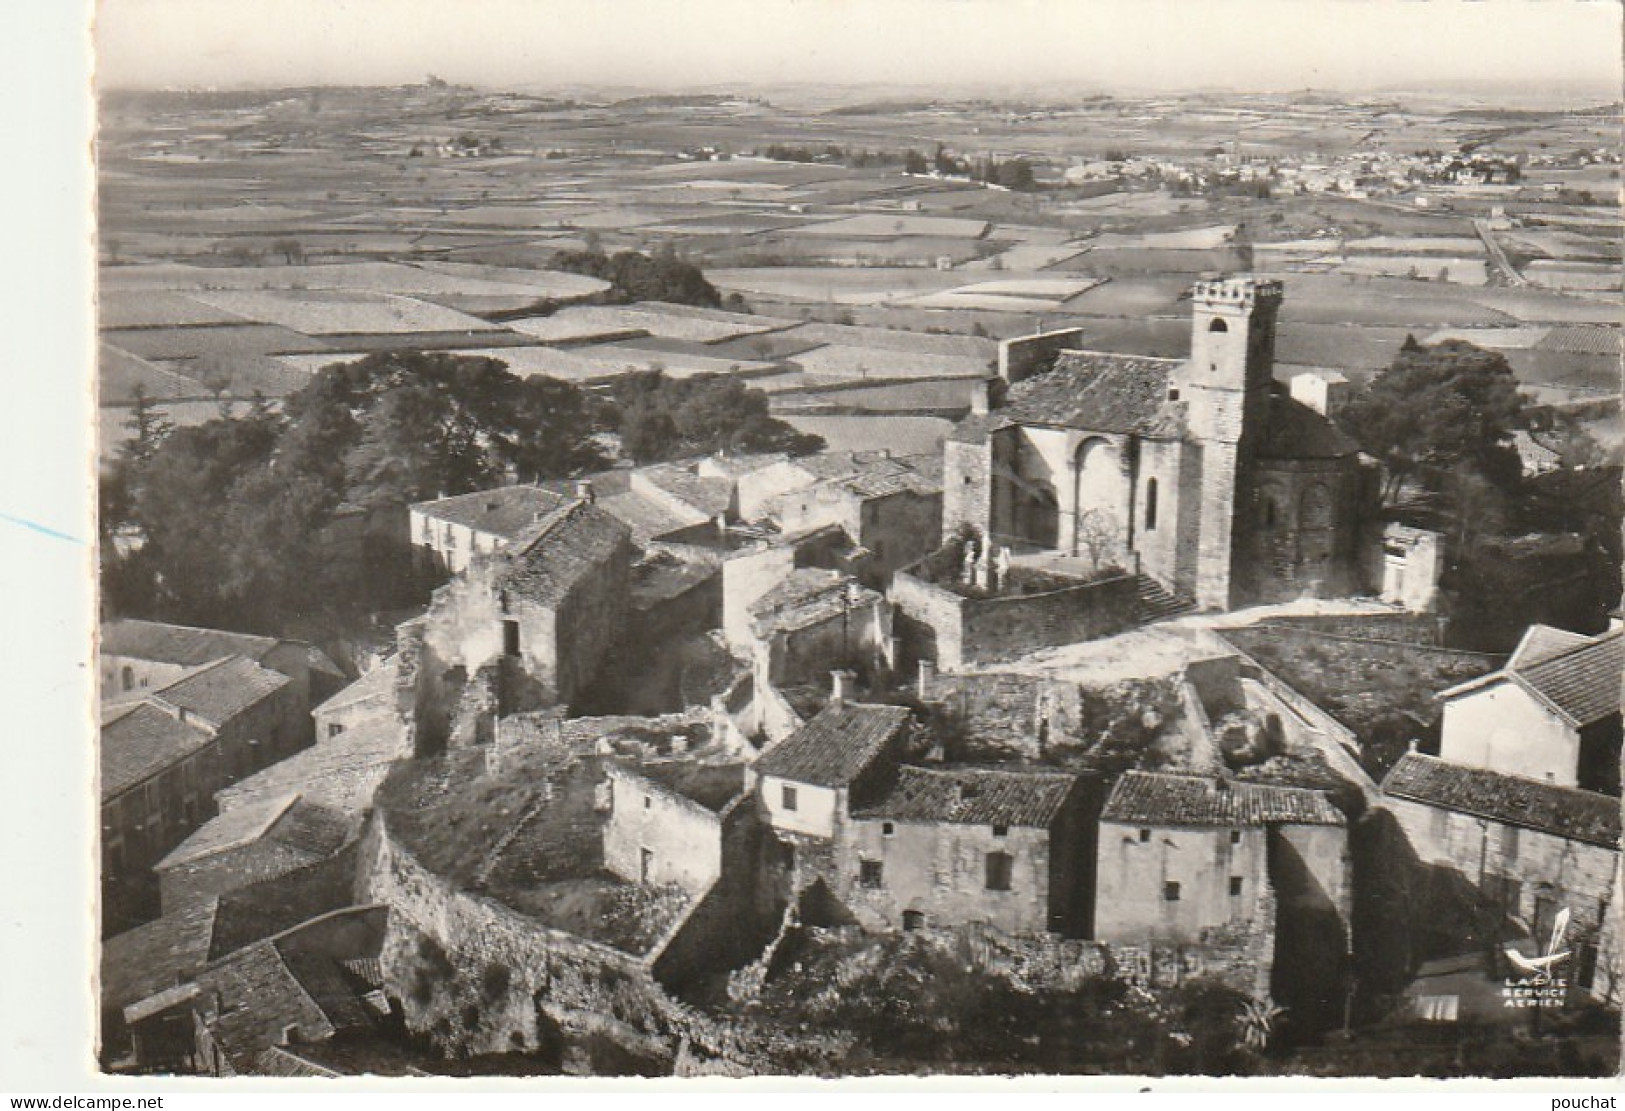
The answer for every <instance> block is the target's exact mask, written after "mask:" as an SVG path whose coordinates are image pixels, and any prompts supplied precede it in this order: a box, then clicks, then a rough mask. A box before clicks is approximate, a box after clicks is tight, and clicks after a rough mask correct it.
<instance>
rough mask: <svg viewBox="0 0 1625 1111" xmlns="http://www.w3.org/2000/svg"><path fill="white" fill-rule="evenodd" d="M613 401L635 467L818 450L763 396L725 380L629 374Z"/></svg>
mask: <svg viewBox="0 0 1625 1111" xmlns="http://www.w3.org/2000/svg"><path fill="white" fill-rule="evenodd" d="M613 398H614V403H615V409H616V412H617V414H618V425H619V428H620V431H621V449H622V451H623V452H624V453H625V454H627V455H630V456H631V457H632V458H633V459H635V460H636V461H637V462H639V463H650V462H655V461H658V460H662V459H675V458H680V457H682V456H685V455H697V454H703V453H710V452H725V453H727V452H736V451H739V452H770V451H782V452H787V453H788V454H791V455H807V454H809V453H811V452H814V451H817V450H819V449H820V448H821V447H823V446H824V441H823V440H822V439H821V438H819V437H817V436H812V435H808V434H806V433H803V432H797V431H796V430H795V429H794V428H793V427H791V426H790V425H788V424H786V423H785V422H784V421H782V420H779V419H778V418H777V417H774V416H773V415H772V414H771V413H770V412H769V411H768V397H767V394H765V393H763V392H762V391H761V390H757V389H752V388H750V387H749V386H746V385H745V384H744V383H743V382H741V381H739V380H738V379H737V378H731V377H728V376H726V375H715V374H699V375H695V376H693V377H690V378H667V377H666V376H665V375H664V374H662V373H661V372H659V371H646V372H640V373H636V374H629V375H627V376H626V377H624V378H622V379H621V380H620V381H619V382H618V383H617V384H616V386H615V388H614V391H613Z"/></svg>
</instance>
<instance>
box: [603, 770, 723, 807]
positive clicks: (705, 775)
mask: <svg viewBox="0 0 1625 1111" xmlns="http://www.w3.org/2000/svg"><path fill="white" fill-rule="evenodd" d="M621 770H622V771H623V772H626V773H627V774H630V775H633V776H637V777H640V778H643V779H647V780H648V781H649V782H651V783H653V784H656V785H657V786H660V787H664V788H665V789H666V790H669V791H671V792H673V793H675V794H678V795H681V796H683V797H684V798H686V799H689V800H691V801H693V802H697V803H699V804H700V805H701V806H703V807H705V808H706V809H707V810H710V811H712V812H715V813H720V812H721V811H722V809H723V808H724V807H726V806H727V805H728V804H729V803H730V802H732V801H733V800H734V799H735V798H736V797H738V795H739V794H740V792H742V791H743V790H744V789H745V766H744V765H743V764H700V763H696V762H694V761H692V760H660V761H651V762H649V763H646V764H639V765H637V766H636V767H625V768H622V769H621Z"/></svg>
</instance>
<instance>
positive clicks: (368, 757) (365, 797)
mask: <svg viewBox="0 0 1625 1111" xmlns="http://www.w3.org/2000/svg"><path fill="white" fill-rule="evenodd" d="M411 755H412V748H411V745H410V744H409V743H408V741H407V738H406V726H405V723H404V722H402V721H401V719H400V718H399V717H398V716H396V715H395V714H394V713H388V714H381V715H380V716H378V717H376V718H371V719H369V720H367V721H364V722H360V723H359V724H356V725H352V726H351V727H350V728H348V729H346V730H345V731H344V732H342V733H340V734H339V735H338V736H336V737H323V738H321V739H320V740H319V741H317V743H316V744H314V745H312V746H311V747H309V748H306V749H301V750H300V751H299V752H296V753H294V754H293V755H292V756H290V757H288V758H287V759H286V760H281V761H278V762H277V763H275V764H272V765H271V766H270V767H268V768H265V769H263V770H262V771H258V772H256V773H254V774H253V775H251V776H249V777H248V778H247V779H243V780H240V781H238V782H237V783H234V784H232V785H231V786H230V787H228V788H225V789H224V790H222V791H220V792H219V794H218V796H217V797H218V798H219V799H220V804H221V806H222V808H225V809H231V808H233V807H235V806H248V805H252V804H253V803H254V801H255V800H258V799H270V798H276V797H286V796H288V795H290V794H302V795H304V797H305V798H306V799H308V800H310V801H312V802H319V803H321V804H322V805H323V806H329V807H332V808H334V809H336V810H343V811H346V812H352V813H353V812H358V811H361V810H364V809H366V808H367V807H368V806H371V805H372V795H373V792H374V791H375V790H376V789H377V787H378V784H379V783H381V782H382V781H383V778H384V776H385V774H386V773H387V772H388V771H389V768H390V766H391V765H393V764H394V762H395V761H396V760H401V759H404V758H406V757H408V756H411Z"/></svg>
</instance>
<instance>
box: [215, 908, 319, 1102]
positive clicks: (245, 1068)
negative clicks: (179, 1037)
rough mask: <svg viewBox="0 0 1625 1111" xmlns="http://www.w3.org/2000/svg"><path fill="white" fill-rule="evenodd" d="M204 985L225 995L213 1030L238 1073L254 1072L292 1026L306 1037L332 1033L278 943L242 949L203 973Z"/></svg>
mask: <svg viewBox="0 0 1625 1111" xmlns="http://www.w3.org/2000/svg"><path fill="white" fill-rule="evenodd" d="M198 982H199V985H200V986H201V987H203V988H205V989H207V990H212V991H218V992H219V993H220V996H219V997H220V1001H221V1008H220V1011H219V1013H218V1014H217V1015H215V1016H214V1018H213V1020H212V1021H211V1022H210V1023H209V1030H210V1032H211V1033H212V1034H213V1035H214V1039H215V1042H216V1044H218V1045H219V1047H220V1049H221V1051H222V1052H224V1053H225V1055H226V1058H227V1060H228V1061H229V1062H230V1063H231V1066H232V1068H233V1069H234V1070H236V1071H237V1072H238V1073H252V1071H253V1068H254V1065H255V1060H256V1058H257V1057H258V1056H259V1055H260V1054H261V1053H263V1052H264V1051H265V1050H266V1049H268V1048H269V1047H270V1046H271V1045H272V1044H274V1043H275V1041H276V1040H277V1038H278V1037H279V1036H280V1035H281V1032H282V1031H283V1030H285V1029H286V1028H288V1027H290V1026H296V1027H298V1033H299V1036H300V1037H302V1038H308V1039H314V1038H322V1037H327V1036H328V1035H329V1034H331V1033H332V1026H331V1023H330V1021H329V1020H328V1018H327V1016H326V1014H325V1012H324V1011H323V1010H322V1008H320V1007H318V1006H317V1004H316V1001H315V1000H314V999H312V998H311V997H310V994H309V993H308V992H307V991H305V989H304V987H303V986H302V985H301V984H300V983H299V981H298V980H297V979H296V978H295V977H294V975H293V972H292V971H291V970H290V969H289V968H288V965H287V963H286V962H285V961H284V960H283V958H282V952H281V950H279V949H278V948H277V945H276V942H275V941H274V940H266V941H257V942H255V943H254V944H252V945H246V946H244V947H243V948H241V949H238V950H237V951H236V952H234V953H232V954H230V955H228V956H226V957H224V958H223V959H221V960H220V961H218V962H216V963H215V964H213V965H211V966H210V967H208V968H206V969H204V970H203V971H202V972H201V973H199V975H198Z"/></svg>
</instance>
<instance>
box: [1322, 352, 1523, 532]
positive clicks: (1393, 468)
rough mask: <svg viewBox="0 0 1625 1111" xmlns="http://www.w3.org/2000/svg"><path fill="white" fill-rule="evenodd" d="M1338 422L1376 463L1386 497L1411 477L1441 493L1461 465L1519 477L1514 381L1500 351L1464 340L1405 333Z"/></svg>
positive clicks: (1519, 416) (1503, 477)
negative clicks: (1384, 477) (1385, 477)
mask: <svg viewBox="0 0 1625 1111" xmlns="http://www.w3.org/2000/svg"><path fill="white" fill-rule="evenodd" d="M1338 420H1339V422H1340V423H1341V424H1342V425H1343V426H1344V428H1346V429H1347V430H1348V431H1349V433H1350V434H1351V435H1353V436H1354V438H1355V439H1356V440H1358V441H1359V442H1360V444H1361V445H1362V446H1363V447H1364V448H1365V449H1366V450H1367V451H1369V452H1370V453H1371V454H1372V455H1375V456H1376V457H1377V458H1378V459H1380V460H1382V462H1383V465H1384V466H1385V467H1386V468H1387V470H1388V474H1389V482H1388V488H1387V489H1386V490H1385V496H1386V497H1387V498H1388V499H1389V500H1392V498H1393V497H1394V496H1395V495H1396V494H1397V493H1398V492H1399V489H1400V487H1401V485H1402V484H1404V483H1405V482H1407V481H1411V480H1415V481H1418V482H1421V483H1422V484H1423V485H1425V486H1426V487H1428V488H1429V489H1432V490H1440V489H1442V487H1443V486H1444V484H1445V482H1446V479H1447V476H1449V475H1452V474H1458V473H1459V472H1460V471H1461V469H1462V468H1463V467H1466V468H1468V469H1471V470H1473V471H1475V472H1477V473H1478V474H1479V475H1481V476H1482V477H1484V478H1486V479H1488V480H1489V481H1491V482H1494V483H1496V484H1498V485H1506V484H1508V483H1510V482H1515V481H1516V478H1517V475H1518V459H1517V455H1516V454H1515V453H1514V452H1513V451H1512V449H1511V447H1510V446H1509V443H1508V440H1509V438H1510V437H1511V435H1512V433H1513V432H1514V431H1515V430H1516V429H1518V428H1521V427H1523V426H1524V424H1525V417H1524V398H1523V397H1522V395H1520V394H1519V393H1518V382H1517V379H1516V378H1515V377H1514V376H1513V373H1512V367H1511V366H1510V365H1509V364H1508V363H1507V361H1506V357H1505V356H1504V355H1502V354H1501V353H1500V352H1498V351H1486V350H1485V349H1483V348H1481V347H1476V346H1474V345H1473V344H1470V343H1467V342H1465V341H1463V340H1444V341H1442V342H1440V343H1435V344H1428V345H1423V344H1418V343H1416V342H1415V340H1414V339H1411V338H1407V340H1406V343H1405V345H1404V346H1403V347H1402V348H1401V349H1400V352H1399V354H1398V356H1397V357H1395V359H1394V361H1393V363H1392V364H1391V365H1390V366H1389V367H1388V368H1387V369H1386V370H1384V371H1383V372H1382V373H1381V374H1378V375H1377V376H1376V377H1375V378H1373V379H1372V380H1371V382H1370V383H1369V384H1368V385H1366V386H1365V388H1363V389H1361V390H1359V391H1358V392H1356V393H1355V395H1354V396H1353V397H1351V398H1350V399H1349V401H1348V404H1347V405H1345V406H1344V407H1343V409H1342V410H1341V411H1340V412H1339V414H1338Z"/></svg>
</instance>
